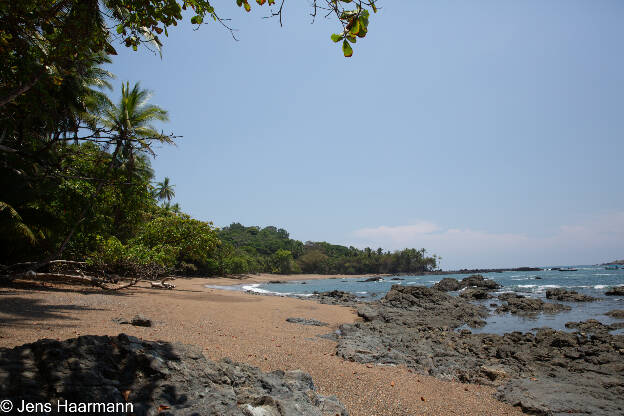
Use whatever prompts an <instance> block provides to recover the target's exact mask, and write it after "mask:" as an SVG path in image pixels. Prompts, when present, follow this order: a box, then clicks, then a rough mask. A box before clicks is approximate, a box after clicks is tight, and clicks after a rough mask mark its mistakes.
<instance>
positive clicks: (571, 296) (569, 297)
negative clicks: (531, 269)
mask: <svg viewBox="0 0 624 416" xmlns="http://www.w3.org/2000/svg"><path fill="white" fill-rule="evenodd" d="M546 298H547V299H552V300H558V301H561V302H593V301H596V300H598V298H595V297H593V296H588V295H583V294H581V293H578V292H576V291H574V290H567V289H561V288H557V289H548V290H547V291H546Z"/></svg>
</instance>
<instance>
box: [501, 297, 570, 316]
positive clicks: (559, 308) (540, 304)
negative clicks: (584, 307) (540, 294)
mask: <svg viewBox="0 0 624 416" xmlns="http://www.w3.org/2000/svg"><path fill="white" fill-rule="evenodd" d="M498 299H499V300H501V301H502V302H503V304H502V305H500V306H499V307H497V308H496V312H497V313H506V312H509V313H512V314H515V315H535V314H538V313H541V312H545V313H558V312H563V311H569V310H571V309H572V308H570V307H569V306H567V305H564V304H562V303H552V302H544V301H543V300H541V299H537V298H528V297H526V296H523V295H518V294H515V293H503V294H501V295H499V296H498Z"/></svg>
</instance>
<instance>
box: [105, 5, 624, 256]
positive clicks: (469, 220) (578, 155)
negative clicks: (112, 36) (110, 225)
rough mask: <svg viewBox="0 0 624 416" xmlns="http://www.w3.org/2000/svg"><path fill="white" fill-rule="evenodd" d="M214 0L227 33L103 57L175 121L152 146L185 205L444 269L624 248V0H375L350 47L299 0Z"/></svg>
mask: <svg viewBox="0 0 624 416" xmlns="http://www.w3.org/2000/svg"><path fill="white" fill-rule="evenodd" d="M220 3H225V4H224V5H220V7H221V9H220V10H221V14H222V15H224V16H226V17H231V18H232V19H233V21H232V25H233V26H234V27H235V28H237V29H238V32H237V37H238V38H239V39H240V40H239V41H238V42H236V41H234V40H232V38H231V37H230V35H229V33H228V32H227V31H226V30H224V29H223V28H221V27H220V26H218V25H216V24H210V25H203V26H202V27H201V28H200V29H199V30H197V31H194V30H193V29H192V27H191V26H190V25H189V24H184V25H181V26H178V27H177V28H176V29H175V30H173V31H171V33H170V36H169V38H167V39H166V40H165V47H164V49H163V57H162V59H160V57H158V56H156V55H154V54H152V53H150V52H148V51H146V50H143V51H141V50H139V52H132V51H128V50H125V48H124V47H123V46H121V45H120V46H119V47H118V48H117V49H118V51H119V55H118V56H117V57H115V59H114V62H113V64H112V65H111V66H110V70H111V71H113V72H114V73H115V74H116V75H117V77H118V79H117V80H118V81H119V82H121V81H125V80H129V81H131V82H134V81H141V84H142V86H143V87H145V88H149V89H151V90H153V91H154V95H153V98H152V102H154V103H155V104H158V105H160V106H162V107H164V108H166V109H167V110H169V113H170V119H171V121H170V122H169V123H167V124H166V125H163V126H162V127H163V129H164V130H165V131H171V132H173V133H175V134H177V135H181V136H184V137H183V138H182V139H180V140H179V142H178V146H177V147H175V148H173V147H166V148H161V149H159V150H158V157H157V158H156V160H155V161H154V163H153V165H154V168H155V170H156V173H157V177H158V178H159V179H161V178H162V177H164V176H168V177H170V178H171V180H172V182H173V183H174V184H175V185H176V188H175V191H176V201H177V202H179V203H180V204H181V205H182V208H183V210H184V211H186V212H188V213H190V214H191V215H193V216H195V217H197V218H200V219H203V220H212V221H214V223H215V224H216V225H218V226H225V225H228V224H229V223H231V222H235V221H236V222H241V223H243V224H246V225H262V226H265V225H276V226H279V227H283V228H286V229H287V230H288V231H290V233H291V236H292V237H293V238H297V239H300V240H303V241H306V240H314V241H317V240H325V241H330V242H333V243H340V244H353V245H356V246H365V245H371V246H374V247H377V246H382V247H384V248H389V249H400V248H403V247H408V246H409V247H417V248H420V247H425V248H427V249H428V250H429V251H430V252H433V253H437V254H439V255H441V256H442V257H443V262H442V267H444V268H456V267H488V266H492V267H495V266H520V265H553V264H590V263H597V262H602V261H607V260H612V259H615V258H624V187H622V178H623V177H624V139H623V133H624V114H623V112H622V111H623V109H624V105H623V104H624V54H623V53H622V46H621V42H622V39H624V25H622V24H621V22H622V21H623V19H624V2H622V1H618V0H614V1H607V0H600V1H592V0H586V1H574V0H561V1H556V0H553V1H548V2H544V1H541V0H535V1H519V0H509V1H502V0H492V1H443V0H436V1H415V0H405V1H399V0H394V1H388V0H381V1H380V5H381V6H383V10H382V11H380V13H378V14H377V15H375V16H373V18H372V19H371V23H370V27H369V33H368V36H367V37H366V39H363V40H361V41H358V43H357V45H356V48H355V54H354V56H353V57H352V58H350V59H345V58H343V57H342V56H341V52H340V50H339V47H338V46H337V45H336V44H333V43H332V42H331V41H330V40H329V36H330V34H331V33H332V31H333V30H335V28H336V27H337V26H336V23H335V22H334V21H324V20H323V19H320V20H317V22H316V23H315V24H314V25H311V24H310V17H309V15H308V14H309V12H310V10H309V9H308V8H307V7H306V6H304V5H302V4H301V3H302V2H298V1H293V0H290V1H289V2H287V6H286V10H285V15H284V27H280V26H279V23H278V22H277V21H276V20H270V19H262V16H265V15H266V14H267V11H266V8H259V7H257V6H256V7H254V6H253V5H252V12H251V13H249V14H247V13H244V12H242V11H241V10H239V9H238V8H237V7H232V6H230V5H229V3H230V2H228V1H225V2H220ZM231 3H234V2H233V1H232V2H231ZM303 3H305V2H303Z"/></svg>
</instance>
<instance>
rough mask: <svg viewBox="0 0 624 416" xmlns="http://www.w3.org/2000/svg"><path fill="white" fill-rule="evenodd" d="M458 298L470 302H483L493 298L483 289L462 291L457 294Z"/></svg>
mask: <svg viewBox="0 0 624 416" xmlns="http://www.w3.org/2000/svg"><path fill="white" fill-rule="evenodd" d="M459 296H461V297H462V298H464V299H471V300H485V299H491V298H492V297H493V296H492V295H490V293H489V292H488V291H487V290H484V289H464V290H462V291H461V292H460V293H459Z"/></svg>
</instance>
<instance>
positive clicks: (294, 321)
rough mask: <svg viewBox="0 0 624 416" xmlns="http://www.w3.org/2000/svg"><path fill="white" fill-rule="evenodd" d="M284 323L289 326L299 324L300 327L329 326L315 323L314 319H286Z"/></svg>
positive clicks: (319, 322) (324, 323)
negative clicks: (288, 323) (287, 323)
mask: <svg viewBox="0 0 624 416" xmlns="http://www.w3.org/2000/svg"><path fill="white" fill-rule="evenodd" d="M286 322H290V323H291V324H301V325H310V326H327V325H329V324H328V323H327V322H321V321H317V320H316V319H306V318H286Z"/></svg>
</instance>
